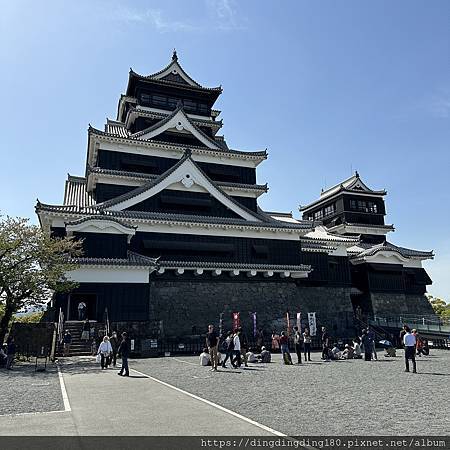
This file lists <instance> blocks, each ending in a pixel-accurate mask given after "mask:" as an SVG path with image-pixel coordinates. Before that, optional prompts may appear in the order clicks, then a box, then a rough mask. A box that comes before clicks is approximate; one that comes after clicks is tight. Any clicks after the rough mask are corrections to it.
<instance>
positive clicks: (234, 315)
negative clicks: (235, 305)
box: [232, 312, 241, 331]
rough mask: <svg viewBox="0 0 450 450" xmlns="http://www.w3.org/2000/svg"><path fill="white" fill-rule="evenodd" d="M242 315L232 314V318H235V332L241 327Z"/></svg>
mask: <svg viewBox="0 0 450 450" xmlns="http://www.w3.org/2000/svg"><path fill="white" fill-rule="evenodd" d="M239 316H240V313H238V312H234V313H233V314H232V318H233V331H234V330H237V329H238V328H239V327H240V326H241V319H240V317H239Z"/></svg>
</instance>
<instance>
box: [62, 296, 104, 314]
mask: <svg viewBox="0 0 450 450" xmlns="http://www.w3.org/2000/svg"><path fill="white" fill-rule="evenodd" d="M82 301H83V302H84V303H86V306H87V318H88V319H89V320H97V295H96V294H82V293H73V294H70V296H69V305H68V310H69V311H68V318H67V320H78V304H79V303H80V302H82Z"/></svg>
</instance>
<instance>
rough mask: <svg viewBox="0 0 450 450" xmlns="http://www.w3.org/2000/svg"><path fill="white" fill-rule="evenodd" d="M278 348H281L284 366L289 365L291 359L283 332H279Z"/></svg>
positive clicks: (286, 338) (287, 341)
mask: <svg viewBox="0 0 450 450" xmlns="http://www.w3.org/2000/svg"><path fill="white" fill-rule="evenodd" d="M280 347H281V354H282V355H283V361H284V364H287V365H291V364H292V358H291V354H290V352H289V338H288V337H287V335H286V333H285V332H284V331H282V332H281V337H280Z"/></svg>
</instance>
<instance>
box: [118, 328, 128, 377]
mask: <svg viewBox="0 0 450 450" xmlns="http://www.w3.org/2000/svg"><path fill="white" fill-rule="evenodd" d="M118 353H119V355H120V357H121V358H122V368H121V369H120V371H119V372H117V375H120V376H123V377H129V376H130V370H129V368H128V356H129V354H130V344H129V343H128V335H127V333H125V332H123V333H122V342H121V343H120V345H119V348H118Z"/></svg>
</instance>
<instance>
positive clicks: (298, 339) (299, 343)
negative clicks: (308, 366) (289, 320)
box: [294, 326, 306, 364]
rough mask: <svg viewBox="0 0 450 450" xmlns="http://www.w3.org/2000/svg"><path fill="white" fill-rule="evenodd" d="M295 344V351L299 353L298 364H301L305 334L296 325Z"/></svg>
mask: <svg viewBox="0 0 450 450" xmlns="http://www.w3.org/2000/svg"><path fill="white" fill-rule="evenodd" d="M294 346H295V353H297V364H301V363H302V350H303V335H302V333H301V331H300V330H299V329H298V327H297V326H295V327H294ZM305 359H306V357H305Z"/></svg>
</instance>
